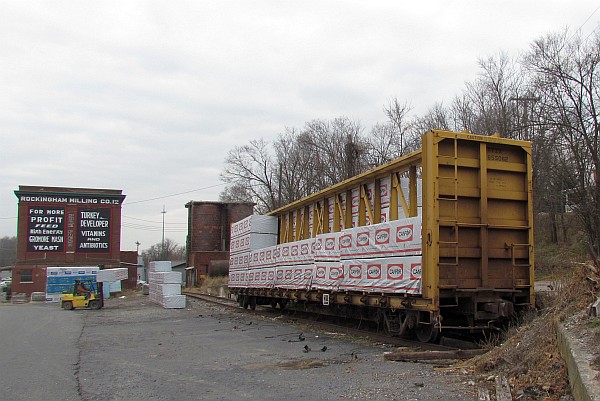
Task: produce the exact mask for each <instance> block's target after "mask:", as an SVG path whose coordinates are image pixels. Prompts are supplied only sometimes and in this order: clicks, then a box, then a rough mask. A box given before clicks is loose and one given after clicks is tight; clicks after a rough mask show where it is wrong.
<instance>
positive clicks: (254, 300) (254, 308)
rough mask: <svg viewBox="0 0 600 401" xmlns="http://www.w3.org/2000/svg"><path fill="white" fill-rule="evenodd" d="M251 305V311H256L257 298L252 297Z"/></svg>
mask: <svg viewBox="0 0 600 401" xmlns="http://www.w3.org/2000/svg"><path fill="white" fill-rule="evenodd" d="M249 304H250V309H251V310H256V297H250V302H249Z"/></svg>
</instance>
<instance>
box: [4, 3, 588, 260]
mask: <svg viewBox="0 0 600 401" xmlns="http://www.w3.org/2000/svg"><path fill="white" fill-rule="evenodd" d="M599 6H600V4H599V3H598V2H597V0H596V1H591V0H578V1H573V0H545V1H531V0H516V1H512V0H505V1H447V0H445V1H427V0H420V1H418V2H417V1H413V2H407V1H397V0H394V1H392V0H390V1H387V0H386V1H378V0H373V1H330V0H329V1H328V0H316V1H312V0H304V1H295V2H291V1H282V0H272V1H259V0H254V1H249V0H237V1H233V0H232V1H228V0H219V1H201V0H195V1H151V0H143V1H123V0H119V1H94V2H92V1H80V0H79V1H51V2H50V1H19V0H0V17H1V21H2V23H0V85H1V88H0V237H2V236H13V235H16V226H17V220H16V215H17V198H16V197H15V195H14V193H13V191H14V190H16V189H18V186H19V185H44V186H65V187H89V188H110V189H121V190H123V193H124V194H126V195H127V198H126V201H125V204H124V205H123V216H124V217H123V228H122V240H121V249H124V250H131V249H135V248H136V245H135V242H136V241H140V242H141V243H142V245H141V247H140V249H145V248H147V247H149V246H150V245H152V244H155V243H159V242H160V241H161V236H162V217H163V216H162V214H161V210H162V208H163V205H165V207H166V210H167V213H166V214H165V222H166V233H165V235H166V237H168V238H171V239H173V240H175V241H176V242H178V243H179V244H184V243H185V235H186V221H187V210H186V209H185V207H184V204H185V203H186V202H188V201H190V200H217V199H218V194H219V192H220V191H221V190H222V189H223V186H222V183H221V181H220V180H219V173H220V172H221V170H222V167H223V160H224V158H225V156H226V154H227V151H228V150H229V149H231V148H232V147H233V146H235V145H238V144H244V143H247V142H248V140H250V139H254V138H261V137H262V138H265V139H273V138H275V137H276V136H277V135H278V134H279V133H280V132H282V131H283V129H284V127H286V126H289V127H298V128H300V127H302V126H303V124H304V122H306V121H310V120H312V119H316V118H319V119H332V118H335V117H339V116H347V117H349V118H351V119H353V120H358V121H360V122H361V123H362V125H363V126H364V127H365V128H366V129H369V128H370V127H371V126H372V125H374V124H375V123H376V122H383V121H384V120H385V117H384V115H383V112H382V107H383V106H384V104H386V103H387V102H388V101H389V99H390V98H391V97H398V98H399V99H401V100H407V101H408V102H409V103H411V104H412V106H413V108H414V113H418V114H422V113H424V112H425V111H426V110H427V109H428V108H429V107H431V106H433V104H434V103H436V102H446V103H448V102H450V101H451V100H452V98H453V97H454V96H455V95H457V94H459V93H460V91H461V90H462V89H463V88H464V83H465V82H466V81H472V80H474V79H475V78H476V74H477V72H478V70H477V59H478V58H479V57H488V56H492V55H497V54H498V53H499V52H500V51H505V52H507V53H508V54H509V55H518V54H519V53H520V52H523V51H525V50H527V48H528V46H529V44H530V43H531V42H532V41H533V40H535V39H537V38H539V37H540V36H543V35H545V34H547V33H549V32H557V31H560V30H562V29H564V28H565V27H570V28H571V29H573V30H576V29H578V28H581V30H582V32H583V34H584V35H587V34H589V33H590V32H592V31H593V30H594V29H596V28H598V25H599V21H600V11H598V12H596V11H597V9H598V7H599ZM590 16H591V18H590ZM432 128H434V127H432ZM176 194H179V195H176ZM171 195H176V196H171Z"/></svg>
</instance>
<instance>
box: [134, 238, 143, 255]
mask: <svg viewBox="0 0 600 401" xmlns="http://www.w3.org/2000/svg"><path fill="white" fill-rule="evenodd" d="M135 245H136V246H137V254H138V255H139V254H140V245H142V243H141V242H140V241H135Z"/></svg>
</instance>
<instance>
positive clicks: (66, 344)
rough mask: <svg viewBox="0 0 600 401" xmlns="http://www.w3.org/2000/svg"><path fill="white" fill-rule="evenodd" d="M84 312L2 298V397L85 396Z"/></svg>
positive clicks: (66, 397)
mask: <svg viewBox="0 0 600 401" xmlns="http://www.w3.org/2000/svg"><path fill="white" fill-rule="evenodd" d="M82 328H83V316H82V315H81V314H79V313H67V312H66V311H63V310H62V309H60V307H59V306H58V305H57V304H43V303H42V304H15V305H13V304H0V355H1V361H0V383H1V384H2V387H1V389H0V399H3V400H32V401H34V400H65V401H71V400H81V396H80V395H79V386H78V382H77V372H78V362H79V346H78V341H79V336H80V335H81V331H82Z"/></svg>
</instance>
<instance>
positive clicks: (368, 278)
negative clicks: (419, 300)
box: [339, 256, 421, 294]
mask: <svg viewBox="0 0 600 401" xmlns="http://www.w3.org/2000/svg"><path fill="white" fill-rule="evenodd" d="M342 264H343V268H344V276H343V278H342V279H341V280H340V282H339V289H340V290H341V291H371V292H373V291H375V292H386V293H406V294H421V257H420V256H406V257H391V258H372V259H347V260H344V261H342Z"/></svg>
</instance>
